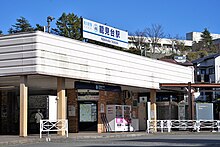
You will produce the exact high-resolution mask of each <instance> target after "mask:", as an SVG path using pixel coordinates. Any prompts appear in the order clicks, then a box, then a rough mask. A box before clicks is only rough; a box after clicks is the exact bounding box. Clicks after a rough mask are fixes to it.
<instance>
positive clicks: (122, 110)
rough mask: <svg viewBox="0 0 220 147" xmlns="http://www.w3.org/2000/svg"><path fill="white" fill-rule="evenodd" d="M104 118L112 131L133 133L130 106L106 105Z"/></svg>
mask: <svg viewBox="0 0 220 147" xmlns="http://www.w3.org/2000/svg"><path fill="white" fill-rule="evenodd" d="M106 110H107V111H106V117H107V120H108V122H109V125H110V127H111V130H112V131H133V130H134V129H133V127H132V126H131V106H130V105H107V109H106Z"/></svg>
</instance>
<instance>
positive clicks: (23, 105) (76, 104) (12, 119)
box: [0, 31, 194, 137]
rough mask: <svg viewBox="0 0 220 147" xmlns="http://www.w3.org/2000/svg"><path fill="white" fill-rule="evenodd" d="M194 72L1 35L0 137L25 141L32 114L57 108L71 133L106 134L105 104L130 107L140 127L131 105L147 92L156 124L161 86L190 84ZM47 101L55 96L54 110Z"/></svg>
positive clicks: (46, 37) (49, 40) (37, 36)
mask: <svg viewBox="0 0 220 147" xmlns="http://www.w3.org/2000/svg"><path fill="white" fill-rule="evenodd" d="M193 73H194V69H193V68H192V67H184V66H180V65H176V64H172V63H167V62H163V61H159V60H155V59H150V58H146V57H142V56H138V55H134V54H130V53H126V52H122V51H118V50H114V49H110V48H106V47H102V46H98V45H94V44H90V43H85V42H81V41H78V40H73V39H69V38H65V37H61V36H56V35H52V34H48V33H44V32H39V31H37V32H27V33H21V34H12V35H5V36H1V37H0V107H1V112H0V114H1V120H0V122H1V123H0V124H1V126H0V127H1V129H0V130H1V131H2V132H1V134H11V133H16V132H17V133H18V134H19V136H23V137H25V136H27V134H28V133H30V132H31V131H32V130H34V125H33V124H34V120H33V118H32V117H33V114H34V112H35V111H36V110H37V109H41V111H42V113H43V114H44V116H45V119H49V118H50V115H52V114H50V113H51V112H48V107H56V109H54V110H57V112H56V115H57V119H68V123H69V132H79V131H84V130H87V131H88V130H95V131H97V132H99V133H101V132H105V131H106V125H105V123H106V122H105V121H104V120H103V116H104V117H105V115H102V114H106V115H107V114H108V113H109V114H110V113H111V112H112V110H111V109H113V108H110V107H109V106H108V105H115V106H117V105H119V106H120V105H129V106H131V107H130V111H129V113H130V112H131V113H130V114H129V115H130V117H132V118H134V119H140V120H139V122H141V123H144V122H142V120H141V118H140V117H141V116H140V114H138V111H139V110H138V107H139V104H135V102H139V100H138V99H139V97H138V93H140V92H149V93H150V101H151V106H150V110H151V115H150V118H148V119H151V120H156V104H155V102H156V92H157V91H160V87H159V84H160V83H188V82H194V76H193ZM126 91H129V92H130V94H123V93H126ZM50 96H56V100H57V102H56V105H55V106H54V105H53V106H52V104H51V105H50V104H48V103H46V102H44V100H46V99H48V98H49V97H50ZM33 97H35V98H33ZM107 106H108V107H107ZM107 108H108V109H107ZM116 108H117V107H116ZM123 114H124V115H125V112H123ZM116 115H118V114H116ZM107 117H108V116H107ZM116 117H120V114H119V115H118V116H115V118H116ZM53 119H54V117H53ZM108 121H109V122H110V121H111V120H108ZM145 121H146V120H145ZM107 123H108V122H107ZM116 123H122V122H118V121H117V120H116ZM139 124H140V123H139ZM145 124H146V122H145ZM140 125H143V124H140ZM118 126H120V127H122V126H123V124H122V125H118ZM64 133H65V132H61V133H60V135H65V134H64Z"/></svg>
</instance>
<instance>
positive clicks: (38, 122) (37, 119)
mask: <svg viewBox="0 0 220 147" xmlns="http://www.w3.org/2000/svg"><path fill="white" fill-rule="evenodd" d="M43 118H44V116H43V114H42V113H41V112H40V109H38V110H37V113H36V114H35V122H36V128H37V132H40V120H41V119H43Z"/></svg>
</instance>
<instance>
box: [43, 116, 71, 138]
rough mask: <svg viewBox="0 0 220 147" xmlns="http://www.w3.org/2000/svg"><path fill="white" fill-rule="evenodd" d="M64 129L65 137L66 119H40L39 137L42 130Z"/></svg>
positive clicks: (66, 130) (66, 129)
mask: <svg viewBox="0 0 220 147" xmlns="http://www.w3.org/2000/svg"><path fill="white" fill-rule="evenodd" d="M58 131H65V133H66V137H68V120H66V119H59V120H46V119H43V120H40V138H42V133H43V132H48V134H49V132H58Z"/></svg>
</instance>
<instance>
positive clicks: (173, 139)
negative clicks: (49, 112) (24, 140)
mask: <svg viewBox="0 0 220 147" xmlns="http://www.w3.org/2000/svg"><path fill="white" fill-rule="evenodd" d="M30 146H31V147H101V146H102V147H103V146H107V147H110V146H114V147H121V146H126V147H134V146H212V147H215V146H216V147H219V146H220V134H202V135H200V134H197V135H191V134H189V135H186V134H185V135H175V134H174V135H169V134H157V135H149V136H144V137H132V138H131V137H130V138H102V139H82V140H77V139H73V138H72V139H71V138H68V139H58V140H51V141H50V142H40V143H35V144H19V145H11V146H8V147H30Z"/></svg>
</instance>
